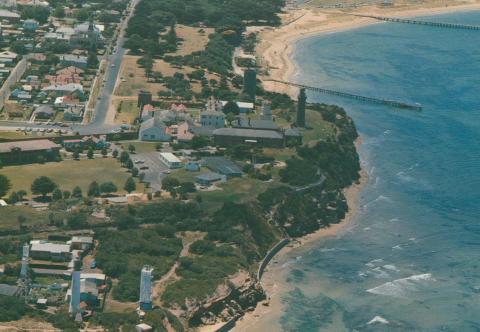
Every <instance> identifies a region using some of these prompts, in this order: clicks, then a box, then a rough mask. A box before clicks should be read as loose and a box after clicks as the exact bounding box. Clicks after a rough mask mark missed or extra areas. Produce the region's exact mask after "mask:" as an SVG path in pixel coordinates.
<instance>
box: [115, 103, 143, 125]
mask: <svg viewBox="0 0 480 332" xmlns="http://www.w3.org/2000/svg"><path fill="white" fill-rule="evenodd" d="M114 105H115V109H116V110H117V113H116V114H115V123H117V124H129V125H131V124H133V122H134V121H135V119H136V118H137V117H138V116H139V115H140V109H139V108H138V107H137V101H136V100H120V99H117V100H115V101H114Z"/></svg>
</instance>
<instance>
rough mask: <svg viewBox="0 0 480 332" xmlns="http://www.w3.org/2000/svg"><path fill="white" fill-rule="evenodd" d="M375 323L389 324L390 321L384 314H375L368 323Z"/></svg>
mask: <svg viewBox="0 0 480 332" xmlns="http://www.w3.org/2000/svg"><path fill="white" fill-rule="evenodd" d="M375 323H380V324H389V323H390V322H389V321H388V320H386V319H385V318H383V317H382V316H375V317H373V318H372V319H371V320H370V321H369V322H368V323H367V325H372V324H375Z"/></svg>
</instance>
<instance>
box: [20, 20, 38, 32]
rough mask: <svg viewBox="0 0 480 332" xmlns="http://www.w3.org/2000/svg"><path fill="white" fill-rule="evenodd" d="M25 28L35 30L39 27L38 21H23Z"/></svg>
mask: <svg viewBox="0 0 480 332" xmlns="http://www.w3.org/2000/svg"><path fill="white" fill-rule="evenodd" d="M23 28H24V29H25V30H28V31H35V30H37V29H38V21H37V20H33V19H28V20H25V21H24V22H23Z"/></svg>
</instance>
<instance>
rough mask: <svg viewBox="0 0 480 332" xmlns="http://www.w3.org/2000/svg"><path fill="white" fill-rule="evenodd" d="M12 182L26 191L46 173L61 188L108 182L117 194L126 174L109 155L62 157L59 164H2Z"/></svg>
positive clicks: (2, 171) (13, 185)
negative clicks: (63, 159)
mask: <svg viewBox="0 0 480 332" xmlns="http://www.w3.org/2000/svg"><path fill="white" fill-rule="evenodd" d="M0 172H1V173H2V174H4V175H6V176H7V177H8V178H9V179H10V180H11V182H12V190H15V191H17V190H21V189H23V190H27V191H30V186H31V184H32V182H33V181H34V180H35V179H36V178H37V177H39V176H48V177H50V178H51V179H52V180H53V181H55V182H56V183H57V184H58V185H59V187H60V188H61V189H62V190H72V189H73V188H74V187H75V186H80V188H82V191H83V192H84V193H85V192H86V191H87V189H88V186H89V184H90V183H91V182H92V181H97V182H98V183H102V182H107V181H112V182H113V183H115V184H116V185H117V187H118V188H119V190H120V192H121V193H124V191H123V189H122V188H123V186H124V184H125V181H126V180H127V178H128V177H130V174H129V173H128V172H127V171H126V169H125V168H122V167H120V163H119V162H118V161H116V160H115V159H113V158H96V159H92V160H88V159H83V160H79V161H75V160H66V161H62V162H59V163H46V164H43V165H40V164H33V165H21V166H8V167H4V168H3V169H2V170H1V171H0ZM143 189H144V188H143V185H142V184H138V183H137V191H139V192H142V191H143Z"/></svg>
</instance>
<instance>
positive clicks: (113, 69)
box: [0, 0, 139, 135]
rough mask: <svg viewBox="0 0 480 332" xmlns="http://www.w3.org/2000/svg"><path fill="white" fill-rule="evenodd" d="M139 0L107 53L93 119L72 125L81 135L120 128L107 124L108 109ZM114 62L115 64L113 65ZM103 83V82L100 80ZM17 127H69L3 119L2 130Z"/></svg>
mask: <svg viewBox="0 0 480 332" xmlns="http://www.w3.org/2000/svg"><path fill="white" fill-rule="evenodd" d="M138 2H139V0H132V2H131V5H130V13H129V14H128V16H127V17H126V18H125V19H124V20H123V21H122V23H121V25H120V32H119V34H118V38H117V41H116V46H115V52H113V54H111V55H107V56H108V59H107V68H106V71H105V84H104V86H103V87H102V89H101V90H100V92H99V97H100V100H98V101H97V103H96V105H95V108H94V115H93V121H92V122H91V123H90V124H88V125H82V124H74V125H71V130H73V131H74V132H79V133H80V134H81V135H91V134H106V133H109V132H112V131H113V130H119V129H120V125H113V124H107V123H106V118H107V114H108V109H109V106H110V103H111V97H112V95H113V90H114V89H115V84H116V81H117V77H118V75H119V72H120V65H121V63H122V58H123V56H124V55H125V53H126V49H125V48H123V47H122V46H123V43H124V41H125V37H124V33H125V28H126V27H127V24H128V21H129V19H130V17H131V16H132V15H133V12H134V9H135V6H136V5H137V4H138ZM112 64H113V66H112ZM100 83H102V82H100ZM17 128H36V129H42V128H52V129H64V130H65V129H69V128H65V127H60V126H51V125H44V124H35V123H28V122H21V121H1V122H0V130H12V129H17Z"/></svg>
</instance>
